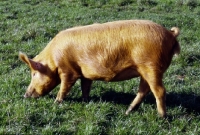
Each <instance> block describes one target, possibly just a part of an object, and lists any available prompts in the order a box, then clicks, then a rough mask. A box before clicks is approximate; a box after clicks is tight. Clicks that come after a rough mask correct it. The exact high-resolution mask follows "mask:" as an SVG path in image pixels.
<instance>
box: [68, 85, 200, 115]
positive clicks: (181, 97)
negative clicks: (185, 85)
mask: <svg viewBox="0 0 200 135" xmlns="http://www.w3.org/2000/svg"><path fill="white" fill-rule="evenodd" d="M135 96H136V95H134V94H130V93H123V92H116V91H114V90H113V89H110V90H109V91H107V92H105V93H103V94H102V95H101V96H100V97H98V96H95V95H94V96H92V97H90V100H91V101H94V102H99V101H105V102H112V103H114V104H123V105H127V107H128V106H129V104H130V103H131V102H132V101H133V99H134V98H135ZM67 100H72V101H75V102H82V99H81V98H70V97H68V98H67ZM143 102H144V103H145V104H154V105H156V101H155V98H154V96H153V94H152V93H150V94H148V95H147V96H146V97H145V98H144V100H143ZM166 106H167V107H172V108H175V107H179V106H180V107H182V108H185V109H186V112H188V113H197V114H199V113H200V96H199V95H195V94H194V93H167V96H166Z"/></svg>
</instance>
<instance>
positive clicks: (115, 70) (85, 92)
mask: <svg viewBox="0 0 200 135" xmlns="http://www.w3.org/2000/svg"><path fill="white" fill-rule="evenodd" d="M178 35H179V29H178V28H176V27H173V28H172V29H171V30H167V29H165V28H163V27H162V26H160V25H158V24H156V23H154V22H151V21H147V20H125V21H115V22H108V23H104V24H93V25H88V26H80V27H75V28H70V29H67V30H64V31H61V32H60V33H58V34H57V35H56V36H55V37H54V38H53V39H52V40H51V41H50V43H49V44H48V45H47V46H46V47H45V48H44V50H43V51H42V52H41V53H40V54H39V55H37V56H36V57H35V58H33V59H29V58H28V57H27V56H26V54H24V53H21V52H20V53H19V58H20V59H21V60H22V61H23V62H25V63H26V64H27V65H28V66H29V67H30V69H31V76H32V80H31V83H30V85H29V87H28V89H27V91H26V93H25V95H24V97H39V96H41V95H45V94H47V93H49V92H50V91H51V90H52V89H54V87H56V86H57V85H58V84H60V83H61V85H60V90H59V92H58V94H57V98H56V100H55V102H62V101H63V98H65V96H66V95H67V94H68V93H69V91H70V88H71V87H72V86H73V85H74V83H75V82H76V80H77V79H81V88H82V96H83V99H87V98H88V96H89V92H90V87H91V84H92V81H93V80H102V81H123V80H128V79H131V78H133V77H140V85H139V91H138V93H137V96H136V97H135V99H134V100H133V102H132V103H131V105H130V107H129V108H128V110H127V111H126V114H128V113H129V112H130V111H131V110H132V109H134V108H135V106H136V105H138V104H140V102H141V101H142V99H143V97H144V96H145V95H147V93H148V92H149V91H150V90H151V92H152V93H153V94H154V96H155V98H156V103H157V109H158V113H159V114H160V115H161V116H162V117H164V116H165V115H166V105H165V93H166V92H165V88H164V86H163V82H162V78H163V73H164V72H165V71H166V69H167V68H168V67H169V65H170V62H171V60H172V57H173V55H174V54H178V53H179V52H180V46H179V43H178V42H177V40H176V37H177V36H178Z"/></svg>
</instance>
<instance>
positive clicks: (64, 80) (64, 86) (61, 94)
mask: <svg viewBox="0 0 200 135" xmlns="http://www.w3.org/2000/svg"><path fill="white" fill-rule="evenodd" d="M60 79H61V85H60V90H59V91H58V94H57V97H56V100H55V102H58V103H61V102H62V101H63V99H64V98H65V97H66V95H67V94H68V93H69V91H70V89H71V87H72V86H73V85H74V83H75V81H72V80H71V79H69V76H68V75H66V74H62V75H61V76H60Z"/></svg>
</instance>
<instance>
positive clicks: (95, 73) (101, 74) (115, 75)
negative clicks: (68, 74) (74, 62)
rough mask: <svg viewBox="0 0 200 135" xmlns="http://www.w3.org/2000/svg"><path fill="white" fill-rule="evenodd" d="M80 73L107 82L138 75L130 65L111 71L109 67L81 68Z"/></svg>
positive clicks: (91, 78)
mask: <svg viewBox="0 0 200 135" xmlns="http://www.w3.org/2000/svg"><path fill="white" fill-rule="evenodd" d="M82 74H83V76H84V77H85V78H88V79H90V80H102V81H107V82H110V81H111V82H114V81H123V80H129V79H131V78H134V77H138V76H140V74H139V73H138V72H137V70H136V69H135V68H130V67H129V68H125V69H121V70H119V71H113V70H111V69H92V68H83V69H82Z"/></svg>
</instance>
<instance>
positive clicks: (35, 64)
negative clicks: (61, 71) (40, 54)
mask: <svg viewBox="0 0 200 135" xmlns="http://www.w3.org/2000/svg"><path fill="white" fill-rule="evenodd" d="M19 59H20V60H21V61H23V62H25V63H26V64H27V65H28V66H29V67H30V68H31V69H34V70H42V69H43V65H42V64H41V63H39V62H35V61H33V60H31V59H29V58H28V57H27V55H26V54H24V53H22V52H19Z"/></svg>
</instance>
